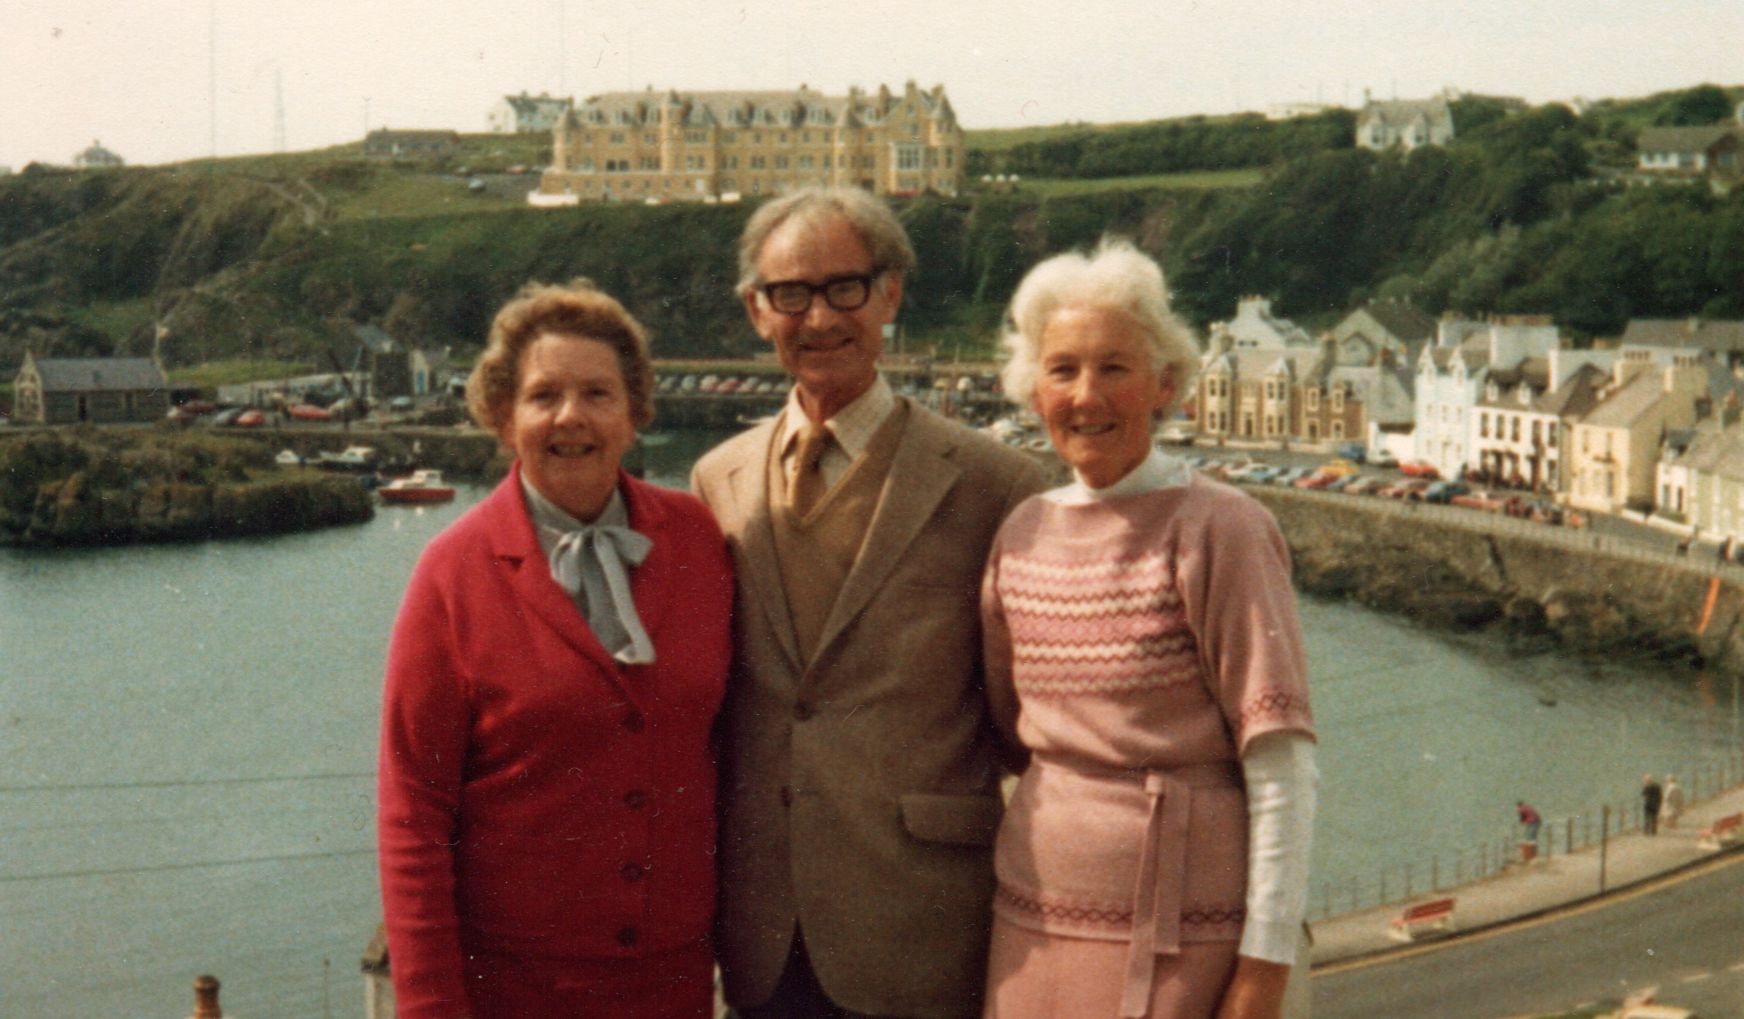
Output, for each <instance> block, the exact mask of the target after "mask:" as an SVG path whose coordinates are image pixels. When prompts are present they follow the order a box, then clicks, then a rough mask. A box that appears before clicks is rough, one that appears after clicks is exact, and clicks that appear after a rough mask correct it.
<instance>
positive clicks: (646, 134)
mask: <svg viewBox="0 0 1744 1019" xmlns="http://www.w3.org/2000/svg"><path fill="white" fill-rule="evenodd" d="M642 144H643V145H658V144H660V136H659V135H658V134H655V133H654V132H653V131H643V132H642Z"/></svg>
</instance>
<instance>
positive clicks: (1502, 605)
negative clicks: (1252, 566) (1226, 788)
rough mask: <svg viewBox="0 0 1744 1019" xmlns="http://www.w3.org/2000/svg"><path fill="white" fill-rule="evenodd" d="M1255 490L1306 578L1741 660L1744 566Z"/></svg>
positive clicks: (1347, 590)
mask: <svg viewBox="0 0 1744 1019" xmlns="http://www.w3.org/2000/svg"><path fill="white" fill-rule="evenodd" d="M1252 491H1253V494H1254V495H1255V496H1256V497H1258V498H1259V499H1260V500H1261V501H1262V502H1264V503H1265V504H1266V505H1267V507H1268V508H1270V509H1271V511H1272V513H1273V514H1274V515H1275V516H1276V517H1277V519H1278V523H1279V526H1280V527H1282V528H1283V531H1284V534H1285V537H1286V538H1287V540H1288V541H1289V544H1290V550H1291V553H1292V555H1293V557H1294V559H1295V570H1296V581H1297V584H1298V586H1299V587H1300V588H1301V589H1302V590H1304V591H1307V592H1310V593H1315V594H1322V595H1328V596H1332V597H1347V598H1354V599H1356V600H1358V601H1360V602H1362V603H1364V604H1366V605H1370V606H1373V607H1375V608H1379V609H1383V610H1385V611H1390V612H1399V613H1402V614H1404V615H1407V616H1410V617H1412V618H1415V619H1418V620H1421V621H1422V622H1424V623H1425V624H1426V625H1431V626H1439V627H1444V628H1451V629H1459V630H1478V629H1483V630H1493V631H1495V632H1496V633H1497V634H1498V635H1502V636H1506V637H1518V638H1526V639H1532V638H1551V639H1554V640H1556V641H1557V642H1558V643H1560V644H1562V645H1564V646H1566V647H1570V648H1573V649H1578V650H1583V651H1590V652H1593V653H1598V654H1633V655H1649V656H1655V657H1661V658H1665V659H1668V660H1678V661H1690V662H1695V663H1698V664H1704V665H1706V666H1708V667H1713V668H1719V669H1723V670H1725V671H1728V672H1732V671H1744V591H1741V588H1740V580H1741V579H1744V570H1739V571H1738V576H1736V577H1734V576H1732V575H1731V573H1730V572H1728V571H1730V570H1733V569H1735V568H1732V567H1720V568H1717V569H1718V571H1719V572H1718V573H1717V572H1716V568H1713V567H1712V564H1708V563H1703V562H1700V561H1697V560H1684V559H1676V558H1671V557H1664V556H1658V555H1651V554H1642V553H1637V552H1634V551H1631V550H1629V549H1627V548H1623V547H1619V546H1617V545H1615V543H1613V542H1612V541H1610V540H1609V539H1606V538H1602V537H1598V536H1595V535H1593V534H1591V533H1590V532H1588V531H1578V530H1566V529H1563V528H1556V527H1550V526H1547V525H1540V524H1530V523H1527V522H1524V521H1515V520H1510V519H1509V518H1506V517H1496V516H1493V515H1490V514H1481V513H1477V512H1474V511H1466V510H1459V509H1450V508H1443V507H1434V506H1405V505H1400V504H1397V503H1392V502H1389V501H1385V500H1359V499H1352V498H1338V497H1332V496H1322V497H1318V498H1317V497H1314V496H1312V495H1309V494H1307V493H1295V492H1285V491H1281V490H1275V489H1271V490H1268V489H1264V488H1260V489H1254V490H1252ZM1710 587H1712V588H1713V599H1714V603H1713V607H1712V610H1711V611H1709V612H1707V613H1704V607H1705V606H1706V603H1707V600H1708V598H1709V594H1710ZM1704 614H1706V616H1707V620H1706V626H1705V628H1704V627H1703V625H1702V624H1703V616H1704Z"/></svg>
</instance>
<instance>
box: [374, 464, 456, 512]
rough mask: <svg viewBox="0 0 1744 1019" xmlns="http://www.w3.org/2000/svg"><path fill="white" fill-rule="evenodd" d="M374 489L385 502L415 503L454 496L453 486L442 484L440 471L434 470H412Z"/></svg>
mask: <svg viewBox="0 0 1744 1019" xmlns="http://www.w3.org/2000/svg"><path fill="white" fill-rule="evenodd" d="M376 491H377V492H378V493H379V494H380V495H381V497H382V502H387V503H401V504H412V505H416V504H423V503H432V502H447V501H448V500H450V499H452V498H454V488H453V486H451V485H445V484H443V483H442V472H441V471H435V470H420V471H413V472H412V473H411V476H409V477H404V478H395V479H394V480H392V481H390V482H388V483H387V484H385V485H383V486H382V487H380V488H378V489H376Z"/></svg>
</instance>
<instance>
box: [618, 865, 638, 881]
mask: <svg viewBox="0 0 1744 1019" xmlns="http://www.w3.org/2000/svg"><path fill="white" fill-rule="evenodd" d="M618 873H620V874H622V875H624V880H625V881H640V880H642V865H641V864H639V863H636V862H634V861H631V862H630V863H626V864H624V867H623V869H622V870H620V871H619V872H618Z"/></svg>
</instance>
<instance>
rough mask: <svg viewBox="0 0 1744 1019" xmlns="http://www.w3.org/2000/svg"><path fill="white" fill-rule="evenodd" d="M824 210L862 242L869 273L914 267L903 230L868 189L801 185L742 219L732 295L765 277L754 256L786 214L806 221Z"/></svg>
mask: <svg viewBox="0 0 1744 1019" xmlns="http://www.w3.org/2000/svg"><path fill="white" fill-rule="evenodd" d="M830 216H840V217H842V218H843V219H845V220H847V221H848V225H849V226H850V227H852V228H853V230H854V232H855V233H857V234H859V235H860V239H861V240H862V241H864V242H866V247H867V248H868V249H869V250H870V251H871V252H872V271H873V273H874V274H877V273H884V272H893V273H896V274H897V275H899V276H900V275H902V274H904V273H906V272H908V271H909V270H910V269H913V268H914V248H913V247H912V246H911V245H910V244H909V243H908V234H907V233H906V232H905V231H904V230H903V229H902V224H901V223H898V222H897V221H896V214H895V213H893V212H891V211H890V206H888V205H885V204H884V202H883V201H882V200H880V199H878V198H876V197H874V196H873V195H872V194H871V192H868V191H866V190H864V189H862V188H854V187H833V188H824V187H810V188H801V189H800V190H798V191H795V192H793V193H792V194H788V195H783V196H782V197H780V198H777V199H775V200H774V201H771V202H766V203H765V204H764V205H763V206H762V208H759V209H758V210H757V211H756V212H754V213H752V214H751V218H750V220H749V221H747V222H746V223H745V231H744V233H742V234H740V235H739V282H738V285H737V286H736V287H735V288H734V289H735V291H736V292H737V293H738V295H739V296H740V297H744V296H746V295H748V294H750V293H751V291H753V290H755V289H756V288H757V286H758V284H760V283H763V282H765V281H764V280H761V279H759V278H758V276H757V258H758V256H760V255H762V253H763V245H764V243H765V242H767V241H768V240H769V235H770V234H772V233H774V232H775V231H776V230H777V229H778V228H779V227H780V226H781V225H782V224H783V223H786V222H787V221H788V220H790V219H797V220H799V221H800V222H802V223H806V224H808V225H809V224H816V223H819V222H821V221H823V220H825V219H827V218H828V217H830Z"/></svg>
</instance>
